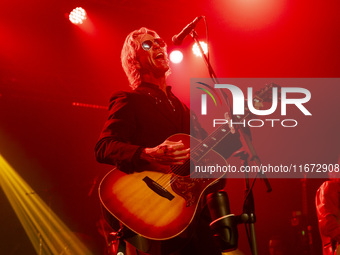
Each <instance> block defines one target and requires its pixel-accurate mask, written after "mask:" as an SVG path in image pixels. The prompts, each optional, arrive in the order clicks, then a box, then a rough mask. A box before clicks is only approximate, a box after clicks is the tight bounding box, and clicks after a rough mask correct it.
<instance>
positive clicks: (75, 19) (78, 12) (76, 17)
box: [68, 7, 86, 24]
mask: <svg viewBox="0 0 340 255" xmlns="http://www.w3.org/2000/svg"><path fill="white" fill-rule="evenodd" d="M68 17H69V20H70V21H71V22H72V23H73V24H83V22H84V20H86V11H85V10H84V9H83V8H81V7H77V8H74V9H73V10H72V11H71V12H70V15H69V16H68Z"/></svg>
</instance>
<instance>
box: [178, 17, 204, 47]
mask: <svg viewBox="0 0 340 255" xmlns="http://www.w3.org/2000/svg"><path fill="white" fill-rule="evenodd" d="M202 18H203V16H198V17H196V18H195V19H194V20H193V21H192V22H191V23H189V24H188V25H187V26H186V27H185V28H183V30H182V31H181V32H180V33H179V34H177V35H174V36H173V37H172V42H173V44H174V45H181V44H182V42H183V40H184V38H185V37H186V36H187V35H188V34H189V33H190V32H191V31H192V30H193V29H194V28H195V27H196V25H197V23H198V22H199V21H200V20H201V19H202Z"/></svg>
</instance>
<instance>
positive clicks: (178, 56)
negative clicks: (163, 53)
mask: <svg viewBox="0 0 340 255" xmlns="http://www.w3.org/2000/svg"><path fill="white" fill-rule="evenodd" d="M182 60H183V54H182V52H180V51H179V50H174V51H172V52H171V53H170V61H171V62H172V63H174V64H178V63H181V62H182Z"/></svg>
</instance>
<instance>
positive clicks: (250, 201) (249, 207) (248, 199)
mask: <svg viewBox="0 0 340 255" xmlns="http://www.w3.org/2000/svg"><path fill="white" fill-rule="evenodd" d="M190 36H191V37H192V39H193V40H194V41H195V42H196V43H197V45H198V48H199V50H200V52H201V54H202V57H203V59H204V62H205V64H206V65H207V67H208V71H209V75H210V77H211V79H212V80H213V82H214V83H215V84H220V83H219V81H218V79H217V76H216V74H215V72H214V70H213V68H212V66H211V64H210V61H209V59H208V57H207V55H206V54H205V53H204V51H203V48H202V46H201V44H200V43H199V39H198V35H197V32H196V31H195V29H193V30H192V31H191V32H190ZM221 93H222V95H223V99H224V101H225V102H226V106H227V111H228V112H229V113H230V118H231V119H232V120H233V118H234V116H233V115H232V114H231V113H232V107H231V104H230V102H229V99H228V95H227V94H226V93H225V92H224V91H223V90H221ZM235 130H236V131H237V132H238V133H239V135H240V140H241V142H242V146H243V149H244V150H245V152H246V153H247V154H248V155H247V158H249V156H250V161H252V162H253V163H254V164H255V165H257V166H258V167H260V165H261V161H260V159H259V157H258V156H257V154H256V151H255V148H254V146H253V144H252V142H251V140H250V137H249V136H248V135H247V134H246V133H245V132H244V129H243V128H241V127H239V126H237V127H236V128H235ZM245 163H246V164H248V160H247V161H245ZM258 175H260V177H261V178H262V179H263V180H264V182H265V185H266V187H267V192H271V191H272V188H271V186H270V183H269V181H268V179H267V178H266V176H265V174H264V173H257V175H256V176H255V178H254V181H253V184H252V186H251V187H249V180H248V174H246V177H245V179H246V196H245V202H244V207H243V209H244V213H243V215H242V216H241V219H243V220H242V222H244V223H248V224H249V230H250V245H251V250H252V254H253V255H257V254H258V253H257V244H256V234H255V221H256V217H255V203H254V197H253V192H252V189H253V187H254V184H255V180H256V177H257V176H258ZM244 214H246V215H244ZM247 216H248V217H247Z"/></svg>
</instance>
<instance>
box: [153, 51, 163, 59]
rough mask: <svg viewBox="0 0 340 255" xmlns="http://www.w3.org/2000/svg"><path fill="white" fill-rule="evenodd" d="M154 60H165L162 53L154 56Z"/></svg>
mask: <svg viewBox="0 0 340 255" xmlns="http://www.w3.org/2000/svg"><path fill="white" fill-rule="evenodd" d="M155 59H159V60H164V59H165V55H164V53H162V52H160V53H158V54H157V55H156V57H155Z"/></svg>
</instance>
